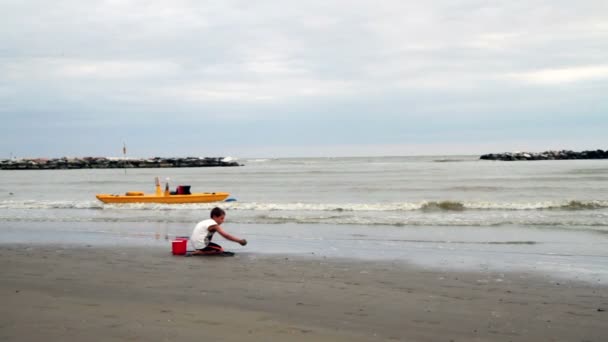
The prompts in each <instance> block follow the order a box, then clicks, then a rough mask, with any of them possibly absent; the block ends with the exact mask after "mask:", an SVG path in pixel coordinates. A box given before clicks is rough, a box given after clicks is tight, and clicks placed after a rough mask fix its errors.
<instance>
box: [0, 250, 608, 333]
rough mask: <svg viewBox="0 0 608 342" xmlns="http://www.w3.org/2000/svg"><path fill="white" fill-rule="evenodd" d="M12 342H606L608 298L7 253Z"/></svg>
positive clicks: (110, 253)
mask: <svg viewBox="0 0 608 342" xmlns="http://www.w3.org/2000/svg"><path fill="white" fill-rule="evenodd" d="M0 256H1V260H2V263H1V267H0V270H1V273H2V282H0V297H1V300H2V303H3V305H2V306H0V315H1V316H2V317H3V319H2V320H1V322H0V324H1V325H0V340H3V341H30V340H45V341H65V340H76V341H84V340H103V341H177V340H182V341H192V340H215V341H244V340H250V341H271V340H276V341H284V340H289V341H313V340H314V341H369V340H395V341H605V340H606V339H607V338H608V325H607V324H606V323H607V322H608V312H606V311H605V310H608V288H606V287H605V286H602V285H594V284H590V283H584V282H573V281H565V280H563V279H561V280H558V279H552V278H549V277H547V276H542V275H537V274H530V273H495V272H474V273H465V272H451V271H447V272H446V271H438V270H431V269H424V268H420V267H414V266H411V265H407V264H405V263H403V262H388V261H387V262H365V261H360V260H357V261H355V260H337V259H331V260H330V259H329V258H302V257H297V258H294V257H293V256H268V255H257V254H248V253H239V254H237V256H235V257H231V258H221V257H215V258H210V257H189V258H186V257H181V256H172V255H170V254H169V253H168V252H167V251H163V250H160V249H146V248H141V247H139V248H137V247H136V248H124V247H103V248H99V247H89V248H86V247H84V248H77V247H66V246H60V245H45V246H36V247H32V246H15V245H10V246H8V245H3V246H1V247H0Z"/></svg>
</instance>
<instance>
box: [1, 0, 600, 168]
mask: <svg viewBox="0 0 608 342" xmlns="http://www.w3.org/2000/svg"><path fill="white" fill-rule="evenodd" d="M0 43H1V44H0V115H1V118H2V125H0V127H1V128H0V143H1V146H2V149H1V151H0V158H9V157H10V156H17V157H61V156H121V155H122V146H123V142H125V143H126V145H127V151H128V155H130V156H137V157H151V156H166V157H169V156H233V157H237V158H244V157H289V156H350V155H353V156H354V155H421V154H434V155H441V154H479V153H490V152H505V151H514V150H521V151H544V150H550V149H564V148H565V149H573V150H583V149H598V148H601V149H608V138H607V137H608V133H607V129H608V1H606V0H598V1H585V0H579V1H572V0H568V1H565V0H563V1H562V0H550V1H549V0H547V1H542V0H526V1H518V0H515V1H513V0H511V1H481V0H471V1H458V0H442V1H435V0H429V1H409V0H399V1H390V0H381V1H378V0H376V1H352V0H351V1H331V0H323V1H317V0H308V1H273V0H268V1H250V0H246V1H225V0H222V1H201V0H192V1H190V0H181V1H179V0H172V1H155V0H141V1H129V0H112V1H88V0H54V1H48V0H40V1H35V0H0Z"/></svg>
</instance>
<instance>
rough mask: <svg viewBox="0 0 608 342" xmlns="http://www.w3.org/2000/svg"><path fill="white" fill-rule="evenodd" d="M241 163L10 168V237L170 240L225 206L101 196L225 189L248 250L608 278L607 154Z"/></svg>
mask: <svg viewBox="0 0 608 342" xmlns="http://www.w3.org/2000/svg"><path fill="white" fill-rule="evenodd" d="M241 163H244V164H245V166H243V167H236V168H192V169H129V170H126V171H125V170H119V169H110V170H44V171H1V172H0V241H1V242H3V243H22V242H26V243H51V242H52V243H67V244H85V245H86V244H90V245H92V246H95V245H98V244H110V245H119V246H129V245H144V246H150V247H151V248H157V247H158V248H165V249H167V250H168V249H169V248H170V240H171V239H172V238H173V237H174V236H179V235H189V233H190V229H191V228H192V227H193V226H194V224H195V223H196V222H197V221H199V220H201V219H204V218H206V217H208V213H209V210H210V209H211V208H212V207H213V206H215V205H218V204H217V203H215V204H185V205H160V204H145V205H144V204H127V205H104V204H102V203H101V202H99V201H97V200H96V199H95V194H96V193H124V192H126V191H130V190H138V191H145V192H153V180H154V177H155V176H160V177H161V179H162V180H163V181H164V180H165V178H167V177H168V178H169V182H170V184H171V187H172V188H174V187H175V186H177V185H179V184H187V185H191V186H192V191H193V192H212V191H227V192H230V193H231V197H232V198H235V199H237V201H235V202H230V203H220V205H221V206H222V207H224V208H225V209H227V211H228V217H227V222H226V224H225V225H226V227H227V229H229V231H230V232H234V233H235V234H237V235H243V236H244V237H246V238H247V239H248V240H249V241H250V242H251V243H250V245H248V246H247V247H244V248H243V247H240V246H237V245H230V244H231V243H230V242H226V243H225V244H227V246H230V248H231V249H232V250H236V251H239V252H247V253H277V254H298V255H314V256H321V257H347V258H351V257H352V258H364V259H389V260H392V259H397V260H403V261H407V262H413V263H417V264H421V265H425V266H433V267H446V268H474V269H481V270H483V269H485V268H498V269H519V268H523V269H528V270H531V271H540V272H547V273H549V274H559V275H562V276H566V277H570V278H580V279H585V280H588V281H601V282H606V279H607V276H606V272H608V261H607V260H608V252H606V251H608V248H606V247H608V246H607V244H608V161H604V160H568V161H535V162H511V163H510V162H495V161H480V160H478V159H477V158H476V157H384V158H301V159H265V160H242V161H241Z"/></svg>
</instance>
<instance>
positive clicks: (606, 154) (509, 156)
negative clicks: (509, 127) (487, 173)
mask: <svg viewBox="0 0 608 342" xmlns="http://www.w3.org/2000/svg"><path fill="white" fill-rule="evenodd" d="M479 159H484V160H504V161H516V160H563V159H608V150H606V151H603V150H590V151H581V152H574V151H570V150H561V151H545V152H540V153H534V152H507V153H490V154H484V155H482V156H481V157H479Z"/></svg>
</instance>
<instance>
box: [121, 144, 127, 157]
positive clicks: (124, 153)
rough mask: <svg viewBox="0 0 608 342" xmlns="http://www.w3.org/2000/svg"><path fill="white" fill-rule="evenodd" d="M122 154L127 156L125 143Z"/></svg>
mask: <svg viewBox="0 0 608 342" xmlns="http://www.w3.org/2000/svg"><path fill="white" fill-rule="evenodd" d="M122 154H123V155H125V156H126V155H127V145H126V144H125V143H122Z"/></svg>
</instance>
